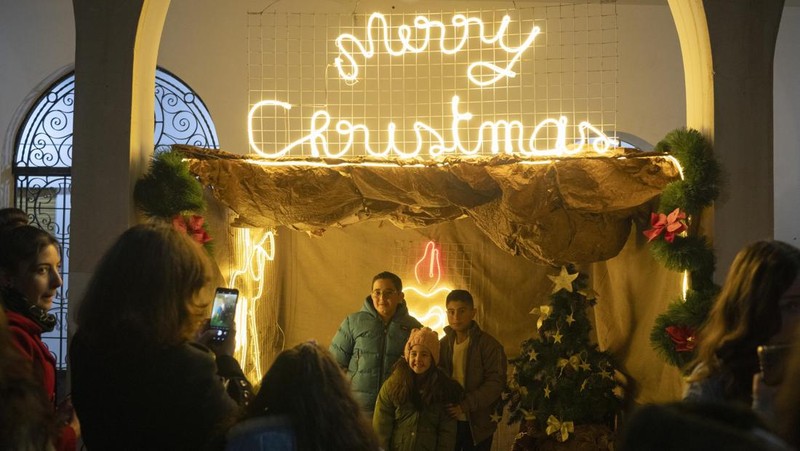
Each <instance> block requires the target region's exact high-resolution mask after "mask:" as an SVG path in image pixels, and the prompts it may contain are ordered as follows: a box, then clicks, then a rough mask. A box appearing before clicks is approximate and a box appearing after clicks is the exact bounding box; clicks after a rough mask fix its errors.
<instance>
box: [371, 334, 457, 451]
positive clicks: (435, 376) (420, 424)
mask: <svg viewBox="0 0 800 451" xmlns="http://www.w3.org/2000/svg"><path fill="white" fill-rule="evenodd" d="M404 357H405V358H403V359H400V360H398V361H397V363H396V364H395V366H394V368H393V370H392V375H391V376H390V377H389V379H388V380H387V381H386V383H385V384H383V387H381V390H380V393H379V394H378V400H377V402H376V403H375V416H374V417H373V420H372V425H373V427H374V428H375V432H376V433H377V434H378V438H379V439H380V444H381V447H382V448H383V449H385V450H387V451H412V450H414V451H421V450H447V451H451V450H452V449H454V447H455V440H456V421H455V420H454V419H453V418H452V417H451V416H450V415H448V413H447V410H446V409H445V405H447V404H451V403H456V402H459V401H460V400H461V397H462V396H463V392H462V389H461V386H460V385H458V383H457V382H455V381H454V380H452V379H450V378H449V377H448V376H447V374H445V373H444V372H443V371H442V370H440V369H439V368H438V367H437V366H436V364H437V362H438V360H439V337H438V335H437V334H436V332H434V331H432V330H431V329H429V328H427V327H423V328H422V329H414V330H412V331H411V335H410V336H409V338H408V342H407V343H406V346H405V353H404Z"/></svg>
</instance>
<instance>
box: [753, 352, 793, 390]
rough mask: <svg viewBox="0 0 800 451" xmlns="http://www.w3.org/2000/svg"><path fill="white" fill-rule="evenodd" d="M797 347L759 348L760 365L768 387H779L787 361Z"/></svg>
mask: <svg viewBox="0 0 800 451" xmlns="http://www.w3.org/2000/svg"><path fill="white" fill-rule="evenodd" d="M795 346H796V345H770V346H759V347H758V363H759V366H760V367H761V377H762V379H763V381H764V383H765V384H767V385H778V384H780V383H781V382H782V381H783V373H784V372H785V369H786V361H787V359H788V358H789V356H790V353H791V352H793V351H792V349H793V348H794V347H795Z"/></svg>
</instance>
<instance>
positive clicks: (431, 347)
mask: <svg viewBox="0 0 800 451" xmlns="http://www.w3.org/2000/svg"><path fill="white" fill-rule="evenodd" d="M415 345H422V347H423V348H425V349H427V350H428V352H430V353H431V357H433V362H434V363H437V362H439V335H438V334H437V333H436V332H434V331H432V330H431V329H430V328H429V327H423V328H422V329H414V330H412V331H411V335H409V336H408V341H407V342H406V351H405V358H406V361H409V360H410V359H411V348H412V347H414V346H415Z"/></svg>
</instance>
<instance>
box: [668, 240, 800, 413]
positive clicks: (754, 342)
mask: <svg viewBox="0 0 800 451" xmlns="http://www.w3.org/2000/svg"><path fill="white" fill-rule="evenodd" d="M799 273H800V249H797V248H796V247H794V246H792V245H790V244H787V243H784V242H781V241H758V242H755V243H752V244H750V245H748V246H746V247H744V248H743V249H742V250H741V251H739V253H738V254H737V255H736V258H734V260H733V264H732V265H731V268H730V271H729V272H728V277H727V278H726V280H725V284H724V286H723V287H722V291H721V292H720V294H719V296H718V297H717V300H716V301H715V303H714V306H713V307H712V309H711V313H710V314H709V318H708V320H707V322H706V325H705V326H704V327H703V328H702V329H701V330H700V332H699V334H698V343H699V345H698V348H697V358H696V359H695V361H694V362H693V370H692V373H691V375H690V376H689V378H688V381H689V386H688V388H687V390H686V393H685V394H684V399H685V400H687V401H704V402H735V403H739V404H743V405H745V406H750V405H751V404H752V390H753V377H754V375H756V374H757V373H759V371H760V367H759V360H758V347H759V346H762V345H784V344H790V343H792V342H796V338H795V336H794V335H793V334H794V331H795V329H797V327H798V325H800V277H798V274H799Z"/></svg>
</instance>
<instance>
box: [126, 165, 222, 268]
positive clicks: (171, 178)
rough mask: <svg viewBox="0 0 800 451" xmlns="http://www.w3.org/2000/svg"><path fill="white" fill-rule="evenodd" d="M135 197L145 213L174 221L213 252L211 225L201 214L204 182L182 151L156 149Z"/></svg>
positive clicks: (203, 206)
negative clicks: (194, 173) (191, 169)
mask: <svg viewBox="0 0 800 451" xmlns="http://www.w3.org/2000/svg"><path fill="white" fill-rule="evenodd" d="M133 200H134V203H135V204H136V207H137V208H138V209H139V210H140V211H141V212H142V213H143V214H144V215H145V216H147V217H149V218H151V219H155V220H160V221H165V222H168V223H171V224H172V225H173V227H175V228H177V229H179V230H182V231H185V232H186V233H187V234H188V235H189V236H190V237H191V238H192V239H194V240H195V241H197V242H198V243H200V244H201V245H203V247H204V248H205V249H206V251H208V252H209V253H212V252H213V241H212V240H211V236H210V235H209V233H208V225H207V224H206V222H205V220H204V218H203V217H202V216H200V214H199V213H202V212H203V211H205V209H206V201H205V198H204V197H203V186H202V185H201V184H200V182H199V181H198V180H197V179H196V178H195V176H194V175H192V173H191V172H189V165H188V164H187V163H186V161H185V160H184V155H183V154H182V153H181V152H179V151H175V150H162V151H156V152H155V154H154V155H153V159H152V161H151V162H150V167H149V169H148V171H147V173H146V174H145V175H144V176H142V177H141V178H140V179H139V180H137V181H136V185H135V186H134V189H133Z"/></svg>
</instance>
